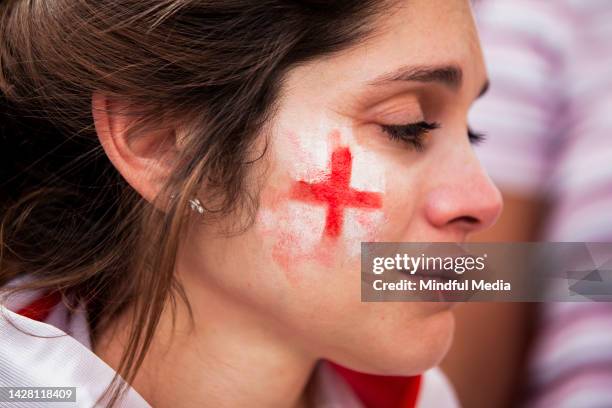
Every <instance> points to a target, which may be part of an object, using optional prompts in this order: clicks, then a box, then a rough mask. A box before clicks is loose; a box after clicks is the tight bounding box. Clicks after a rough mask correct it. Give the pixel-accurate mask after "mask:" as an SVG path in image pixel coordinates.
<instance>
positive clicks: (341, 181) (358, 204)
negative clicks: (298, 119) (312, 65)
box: [259, 130, 385, 279]
mask: <svg viewBox="0 0 612 408" xmlns="http://www.w3.org/2000/svg"><path fill="white" fill-rule="evenodd" d="M305 140H306V142H305ZM287 141H288V142H289V143H288V144H289V149H290V150H291V151H292V154H291V157H292V158H294V159H295V160H293V161H289V160H288V161H286V162H285V163H283V166H287V173H288V174H287V178H286V180H287V182H286V186H285V187H284V188H282V189H280V190H278V191H276V192H275V194H274V199H268V200H264V203H263V205H262V209H261V211H260V214H259V225H260V227H261V228H262V229H263V231H264V232H265V235H266V236H267V237H270V238H271V239H272V240H273V241H274V244H273V250H272V256H273V258H274V260H275V261H276V263H277V264H279V265H280V266H281V267H283V269H284V270H285V271H287V272H288V276H290V277H293V278H294V279H297V277H296V276H294V275H293V274H291V270H292V265H295V264H299V263H300V262H304V261H316V262H318V263H320V264H323V265H328V266H329V265H331V264H332V263H333V260H334V256H338V255H340V256H344V257H347V256H348V257H354V256H358V255H359V253H360V248H361V242H362V241H373V240H376V237H377V232H378V230H379V228H380V226H381V225H382V224H384V221H385V217H384V213H383V199H384V197H383V193H384V177H383V174H382V171H380V170H378V168H377V166H376V161H375V159H374V157H372V155H371V154H370V153H368V152H367V151H365V150H364V149H362V148H360V147H359V146H358V145H356V144H355V143H352V139H351V137H350V131H348V130H346V131H344V132H342V131H340V130H333V131H331V132H328V136H327V137H326V138H323V137H319V138H311V139H308V138H304V137H301V138H300V137H299V136H298V135H297V134H295V133H289V134H288V136H287Z"/></svg>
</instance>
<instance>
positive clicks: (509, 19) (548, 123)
mask: <svg viewBox="0 0 612 408" xmlns="http://www.w3.org/2000/svg"><path fill="white" fill-rule="evenodd" d="M474 8H475V12H476V18H477V24H478V26H479V30H480V34H481V38H482V45H483V49H484V53H485V57H486V60H487V65H488V70H489V76H490V79H491V89H490V92H489V93H488V94H487V95H486V96H485V97H484V98H483V99H482V100H481V101H479V102H477V104H476V105H475V107H474V109H473V112H472V114H471V122H470V125H471V126H472V127H473V128H474V129H475V130H477V131H479V132H483V133H485V134H486V135H487V136H488V137H487V142H486V143H484V144H483V145H481V146H479V147H477V148H476V150H477V154H478V155H479V156H480V158H481V160H482V163H483V165H484V166H485V168H486V169H487V170H488V172H489V174H490V176H491V178H492V179H493V180H494V181H495V182H496V184H497V185H498V187H499V188H500V189H501V190H502V193H503V195H504V200H505V209H504V212H503V214H502V217H501V219H500V221H499V222H498V224H497V225H496V227H495V228H493V229H492V230H490V231H488V232H486V233H483V234H481V235H480V236H478V237H475V240H477V241H483V242H495V241H552V242H558V241H567V242H612V1H610V0H477V1H474ZM442 366H443V368H444V370H445V371H446V373H447V374H448V375H449V377H450V378H451V380H452V382H453V383H454V384H455V387H456V388H457V392H458V395H459V398H460V400H461V402H462V403H463V405H464V406H465V407H467V408H479V407H487V408H489V407H538V408H540V407H567V408H604V407H612V304H610V303H595V302H594V303H548V304H524V303H514V304H512V303H498V304H495V303H487V304H484V303H483V304H477V303H475V304H464V305H461V306H459V307H458V309H457V334H456V340H455V343H454V345H453V348H452V349H451V352H450V353H449V355H448V357H447V358H446V360H445V361H444V362H443V365H442Z"/></svg>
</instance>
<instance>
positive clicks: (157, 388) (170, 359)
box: [94, 282, 316, 408]
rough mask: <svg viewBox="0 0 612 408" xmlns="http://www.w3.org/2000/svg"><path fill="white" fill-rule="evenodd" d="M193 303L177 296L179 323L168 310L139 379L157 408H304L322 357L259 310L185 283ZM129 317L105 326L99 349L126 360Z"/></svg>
mask: <svg viewBox="0 0 612 408" xmlns="http://www.w3.org/2000/svg"><path fill="white" fill-rule="evenodd" d="M184 285H185V290H186V292H187V296H188V299H189V300H190V303H191V305H192V310H193V314H194V323H193V326H191V322H190V320H189V315H188V312H187V309H186V307H185V306H184V305H183V304H182V302H180V301H177V307H176V320H175V326H174V328H173V327H172V316H171V313H170V312H169V310H170V308H166V309H167V310H168V311H167V312H164V314H163V316H162V318H161V323H160V326H159V328H158V330H157V332H156V334H155V336H154V338H153V342H152V345H151V348H150V350H149V352H148V353H147V356H146V357H145V360H144V362H143V365H142V367H141V369H140V370H139V372H138V374H137V376H136V378H135V379H134V381H133V382H132V384H131V385H132V387H133V388H134V389H136V391H138V392H139V393H140V395H142V396H143V398H144V399H146V400H147V401H148V402H149V404H150V405H152V406H155V407H162V408H163V407H177V406H179V407H187V408H188V407H203V406H256V407H305V406H307V401H306V397H305V395H306V394H305V392H304V390H305V387H306V384H307V382H308V380H309V378H310V375H311V373H312V370H313V369H314V365H315V363H316V360H315V359H313V358H310V357H308V356H307V354H306V353H304V352H302V351H301V350H299V349H298V348H297V347H295V346H292V345H291V344H289V343H288V342H287V341H286V340H285V341H283V338H282V337H283V336H282V334H281V333H277V332H276V331H275V330H273V329H271V328H270V327H271V324H270V322H269V321H264V320H262V319H261V318H260V317H258V316H256V315H254V314H253V313H251V312H249V311H247V310H244V309H246V308H245V307H244V306H242V307H241V306H239V305H236V304H232V303H230V302H228V301H227V300H226V299H223V297H222V296H219V295H218V294H215V293H214V291H212V290H206V289H205V288H203V287H202V286H199V287H198V286H196V285H197V284H195V283H194V284H192V283H191V282H189V283H187V282H184ZM129 324H130V322H129V321H128V320H127V317H123V318H120V319H118V320H117V321H116V323H115V324H114V326H113V327H109V329H108V330H106V331H105V332H103V333H101V335H100V336H99V339H98V340H97V341H96V346H95V348H94V352H95V353H96V354H97V355H98V356H99V357H100V358H102V359H103V360H104V361H106V362H107V363H108V364H109V365H110V366H111V367H113V368H114V369H117V368H118V366H119V362H120V358H121V354H122V352H123V347H124V344H127V335H128V327H129V326H128V325H129Z"/></svg>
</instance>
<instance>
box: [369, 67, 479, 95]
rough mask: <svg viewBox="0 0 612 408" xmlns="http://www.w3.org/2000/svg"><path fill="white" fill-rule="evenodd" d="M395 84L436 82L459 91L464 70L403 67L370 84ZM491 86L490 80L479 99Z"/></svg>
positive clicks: (456, 68) (455, 68)
mask: <svg viewBox="0 0 612 408" xmlns="http://www.w3.org/2000/svg"><path fill="white" fill-rule="evenodd" d="M393 82H424V83H431V82H434V83H440V84H442V85H444V86H446V87H448V88H450V89H452V90H457V89H459V88H460V87H461V84H462V83H463V70H462V69H461V68H460V67H458V66H456V65H443V66H434V67H431V66H413V67H402V68H400V69H398V70H397V71H395V72H392V73H390V74H384V75H382V76H380V77H378V78H376V79H375V80H373V81H372V82H370V85H373V86H382V85H387V84H390V83H393ZM489 85H490V83H489V80H487V81H486V82H485V83H484V85H483V87H482V89H481V91H480V93H479V95H478V97H479V98H480V97H481V96H483V95H484V94H485V93H486V92H487V90H488V89H489Z"/></svg>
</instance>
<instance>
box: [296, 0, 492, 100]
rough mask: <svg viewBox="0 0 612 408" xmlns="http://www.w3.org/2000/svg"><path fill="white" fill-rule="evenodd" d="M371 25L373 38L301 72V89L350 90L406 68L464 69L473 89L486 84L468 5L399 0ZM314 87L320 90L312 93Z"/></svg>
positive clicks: (451, 0) (454, 0)
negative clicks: (449, 67)
mask: <svg viewBox="0 0 612 408" xmlns="http://www.w3.org/2000/svg"><path fill="white" fill-rule="evenodd" d="M373 23H374V24H373V32H372V35H371V36H370V37H368V38H366V39H364V40H362V41H360V42H358V43H357V44H355V45H354V46H352V47H351V48H349V49H347V50H345V51H342V52H340V53H338V54H335V55H333V56H331V57H329V58H324V59H321V60H318V61H316V62H314V63H313V64H309V65H308V66H305V67H303V69H299V70H298V72H296V74H297V75H296V76H300V77H301V78H302V80H304V81H303V82H302V84H303V85H305V86H308V87H309V90H310V92H318V91H320V89H325V90H326V91H328V92H329V91H331V90H338V91H341V90H343V89H342V88H346V89H347V90H351V89H350V88H352V87H355V86H356V85H359V84H367V83H370V82H371V81H372V80H373V79H375V78H378V77H380V76H384V74H386V73H393V72H396V71H397V70H398V69H399V68H402V67H406V66H449V65H452V66H458V67H459V68H461V70H462V71H463V74H464V77H465V78H464V79H465V80H466V82H468V83H469V82H476V83H477V84H478V85H474V86H479V85H481V84H482V82H483V81H484V79H485V77H486V72H485V68H484V61H483V57H482V52H481V49H480V44H479V41H478V35H477V32H476V28H475V24H474V21H473V17H472V13H471V7H470V4H469V1H468V0H402V1H396V2H393V4H392V5H390V6H388V7H387V8H385V9H383V11H382V13H381V14H380V15H379V16H377V17H376V19H375V20H374V21H373ZM309 76H312V79H313V80H314V81H309V80H308V78H309ZM313 83H316V84H318V85H319V86H317V87H314V88H313V87H312V85H313ZM468 85H469V84H468ZM297 86H298V87H299V86H300V85H297ZM305 91H307V90H305Z"/></svg>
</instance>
